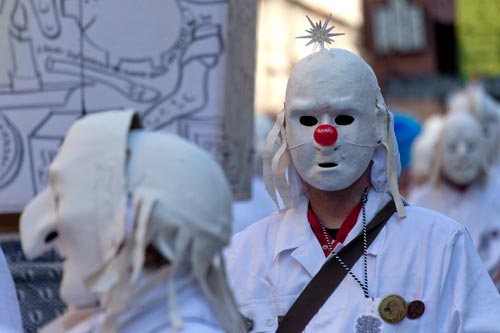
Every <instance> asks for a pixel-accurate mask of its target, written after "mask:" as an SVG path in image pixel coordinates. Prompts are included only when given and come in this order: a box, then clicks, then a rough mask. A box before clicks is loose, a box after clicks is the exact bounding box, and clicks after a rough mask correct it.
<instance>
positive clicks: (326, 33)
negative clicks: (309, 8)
mask: <svg viewBox="0 0 500 333" xmlns="http://www.w3.org/2000/svg"><path fill="white" fill-rule="evenodd" d="M306 17H307V20H308V21H309V23H310V24H311V27H312V28H311V29H308V30H306V32H307V33H309V35H307V36H300V37H297V38H307V39H310V41H309V42H308V43H307V44H306V46H308V45H311V44H313V43H315V46H314V49H316V46H317V45H318V44H319V47H320V48H321V49H322V50H323V49H324V48H325V43H326V44H331V43H333V42H335V41H334V40H333V39H332V38H331V37H335V36H341V35H345V33H332V32H330V31H332V30H333V28H335V26H334V25H332V26H331V27H330V28H329V27H328V23H329V22H330V20H331V18H332V14H330V15H328V18H327V19H326V21H325V24H321V21H319V22H318V23H313V21H311V19H310V18H309V16H307V15H306ZM313 52H314V51H313Z"/></svg>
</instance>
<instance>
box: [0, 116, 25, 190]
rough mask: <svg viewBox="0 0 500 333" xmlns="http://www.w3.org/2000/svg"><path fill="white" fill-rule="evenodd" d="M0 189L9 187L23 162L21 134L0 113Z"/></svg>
mask: <svg viewBox="0 0 500 333" xmlns="http://www.w3.org/2000/svg"><path fill="white" fill-rule="evenodd" d="M0 149H1V150H0V151H1V153H0V189H2V188H4V187H6V186H7V185H9V184H10V183H11V182H12V181H13V180H14V179H15V178H16V176H17V174H18V173H19V170H20V168H21V164H22V161H23V141H22V137H21V133H20V132H19V131H18V130H17V128H16V127H14V126H13V125H12V123H11V122H10V121H9V119H8V118H7V117H6V116H5V115H4V114H3V113H0Z"/></svg>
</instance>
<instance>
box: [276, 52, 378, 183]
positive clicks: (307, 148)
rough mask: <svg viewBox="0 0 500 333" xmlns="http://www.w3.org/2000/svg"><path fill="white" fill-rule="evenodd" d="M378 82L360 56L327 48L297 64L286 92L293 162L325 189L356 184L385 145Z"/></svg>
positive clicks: (288, 130)
mask: <svg viewBox="0 0 500 333" xmlns="http://www.w3.org/2000/svg"><path fill="white" fill-rule="evenodd" d="M377 94H378V84H377V81H376V79H375V75H374V73H373V71H372V70H371V68H370V67H369V66H368V65H367V64H366V63H365V62H364V61H363V60H362V59H361V58H359V57H358V56H355V55H354V54H352V53H350V52H348V51H345V50H341V49H335V50H331V51H327V50H322V51H320V52H318V53H316V54H314V55H311V56H310V57H307V58H305V59H304V60H302V61H301V62H299V63H298V64H297V66H295V68H294V70H293V72H292V74H291V75H290V78H289V80H288V86H287V91H286V100H285V124H286V139H287V141H288V145H289V148H288V149H289V150H290V154H291V157H292V161H293V164H294V165H295V167H296V168H297V171H298V173H299V175H300V176H301V177H302V179H303V180H304V181H305V182H306V183H308V184H310V185H312V186H314V187H316V188H318V189H321V190H325V191H336V190H342V189H345V188H346V187H348V186H349V185H351V184H352V183H354V182H355V181H356V180H357V179H358V178H359V177H360V176H361V174H362V173H363V172H364V171H365V170H366V168H367V167H368V165H369V163H370V161H371V160H372V157H373V154H374V152H375V148H376V147H378V146H379V145H380V143H381V142H382V133H381V131H380V129H378V128H377V125H378V124H380V123H382V122H384V121H385V119H384V117H385V116H386V115H385V114H384V113H383V112H380V113H377V112H376V111H375V110H376V103H377Z"/></svg>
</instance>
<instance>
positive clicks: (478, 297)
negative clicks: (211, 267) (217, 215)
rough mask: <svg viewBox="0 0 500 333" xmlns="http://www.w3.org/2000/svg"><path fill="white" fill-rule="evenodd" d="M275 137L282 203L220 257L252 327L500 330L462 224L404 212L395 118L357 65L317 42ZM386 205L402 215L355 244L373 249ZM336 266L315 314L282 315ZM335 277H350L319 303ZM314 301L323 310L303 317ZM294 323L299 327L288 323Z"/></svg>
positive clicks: (271, 173)
mask: <svg viewBox="0 0 500 333" xmlns="http://www.w3.org/2000/svg"><path fill="white" fill-rule="evenodd" d="M327 22H328V20H327ZM325 25H326V24H325ZM318 28H319V30H321V31H323V32H325V31H331V30H327V29H326V27H324V26H322V25H321V24H318V25H313V29H311V30H314V29H318ZM321 31H319V32H318V33H317V35H319V38H321V36H325V35H326V33H325V34H322V32H321ZM328 36H331V34H330V33H328ZM320 42H321V39H320ZM321 44H322V43H320V46H321ZM323 44H324V43H323ZM275 142H279V143H280V145H278V149H277V150H275V151H272V152H270V153H269V154H268V158H267V160H266V161H265V162H264V163H265V181H266V185H267V188H268V190H269V192H270V195H271V196H272V197H273V198H274V199H275V200H276V199H277V197H278V195H279V197H280V198H281V200H282V202H283V203H284V205H285V207H284V209H282V211H281V213H280V214H278V215H273V216H270V217H268V218H265V219H263V220H261V221H259V222H257V223H255V224H253V225H251V226H250V227H248V228H247V229H246V230H244V231H242V232H241V233H238V234H237V235H235V236H234V237H233V239H232V240H231V246H230V248H229V249H228V251H227V252H226V257H227V270H228V276H229V280H230V285H231V288H232V290H233V292H234V293H235V297H236V301H237V303H238V306H239V310H240V312H241V313H242V315H243V316H244V317H246V322H247V328H248V331H249V332H279V333H281V332H287V333H293V332H301V331H303V332H306V333H309V332H356V333H367V332H377V333H380V332H384V333H396V332H412V333H419V332H420V333H428V332H433V333H451V332H460V333H481V332H482V333H486V332H488V333H493V332H500V320H499V319H498V313H499V311H500V296H499V294H498V292H497V291H496V289H495V287H494V285H493V283H492V281H491V279H490V277H489V276H488V273H487V272H486V270H485V268H484V266H483V264H482V262H481V259H480V258H479V256H478V254H477V252H476V250H475V248H474V244H473V243H472V241H471V239H470V237H469V235H468V233H467V231H466V229H465V228H464V227H463V226H462V225H460V224H459V223H457V222H456V221H454V220H452V219H450V218H447V217H445V216H444V215H441V214H439V213H437V212H434V211H431V210H428V209H425V208H420V207H414V206H411V205H410V206H407V207H405V206H404V203H403V201H402V199H401V197H400V196H399V194H398V186H397V174H398V170H397V169H398V157H399V156H398V153H397V147H396V146H397V145H396V143H395V137H394V131H393V123H392V115H391V113H390V112H389V111H388V109H387V107H386V105H385V103H384V99H383V97H382V95H381V92H380V89H379V86H378V83H377V79H376V76H375V74H374V72H373V71H372V69H371V68H370V66H369V65H368V64H367V63H366V62H365V61H364V60H363V59H361V58H360V57H359V56H357V55H355V54H353V53H351V52H349V51H347V50H344V49H339V48H334V49H326V48H323V47H321V50H320V51H318V52H317V53H314V54H312V55H310V56H307V57H305V58H304V59H302V60H301V61H299V62H298V64H297V65H296V66H295V67H294V68H293V70H292V73H291V75H290V78H289V80H288V85H287V90H286V97H285V109H284V112H283V113H281V114H280V115H279V116H278V118H277V121H276V124H275V127H274V129H273V131H271V133H270V136H269V144H268V148H269V149H272V148H273V147H274V145H275ZM391 200H393V201H394V205H393V206H392V207H395V210H397V212H394V213H393V214H391V215H390V218H389V219H388V220H387V222H386V224H385V226H384V227H383V228H382V229H381V231H380V233H379V234H378V236H377V237H376V238H375V240H374V241H373V242H372V243H371V244H370V245H369V246H366V247H362V246H361V247H360V246H357V247H355V246H354V245H353V246H352V247H351V243H353V244H354V243H355V242H356V243H357V244H359V243H360V242H361V244H363V243H364V244H368V241H366V242H365V241H364V239H368V238H369V237H368V235H370V233H369V231H368V229H369V226H370V225H371V223H370V221H371V220H372V218H373V217H374V216H375V215H376V214H377V213H378V212H379V211H380V210H381V207H386V206H385V205H386V203H387V202H390V201H391ZM276 201H277V200H276ZM384 210H385V208H384ZM359 240H363V241H359ZM353 247H355V248H357V249H359V254H360V257H359V260H357V261H355V263H354V264H353V265H347V264H345V262H344V259H345V260H347V259H346V258H347V256H348V255H349V253H344V252H343V251H342V249H343V248H345V249H350V248H353ZM336 262H339V263H340V262H343V263H344V264H340V265H337V266H335V267H338V268H339V269H337V270H336V273H335V274H333V275H331V276H328V275H327V276H326V277H327V278H326V279H323V280H324V281H326V282H325V289H324V290H325V291H322V288H321V284H319V285H315V286H316V287H318V288H317V289H316V293H313V294H311V293H309V294H308V297H307V298H306V300H308V301H307V302H305V304H306V307H303V308H301V309H303V313H306V312H307V313H309V314H311V315H312V318H306V320H303V318H302V317H303V316H302V314H301V313H300V312H298V313H297V312H295V313H294V316H291V315H290V314H289V313H287V312H288V311H292V310H293V308H294V305H295V301H297V302H298V301H300V299H301V297H299V295H301V293H302V292H304V293H308V292H309V291H311V290H312V291H313V292H314V291H315V290H314V289H309V288H308V287H309V286H308V284H309V282H311V280H312V281H313V282H314V281H315V280H316V278H317V277H318V276H316V275H317V274H318V275H322V276H323V277H324V274H322V273H323V272H324V271H323V268H324V266H327V265H328V266H329V267H331V265H332V264H335V263H336ZM341 270H344V274H345V277H344V278H343V279H342V280H341V281H340V283H339V285H338V286H337V287H336V289H335V290H334V291H333V292H332V293H331V294H330V293H327V295H326V296H325V295H324V294H325V293H326V287H327V285H329V284H330V283H329V280H334V279H335V278H336V275H338V274H340V272H341ZM318 272H320V273H318ZM337 273H338V274H337ZM313 282H311V283H313ZM304 290H306V291H304ZM298 297H299V300H297V298H298ZM319 298H321V299H323V300H324V301H325V303H324V304H322V306H321V307H320V308H319V310H318V311H317V312H314V311H310V310H309V309H308V308H307V304H308V303H309V304H311V306H310V307H311V308H312V303H315V302H316V299H319ZM311 312H313V313H311ZM297 321H300V322H302V323H303V322H304V321H305V324H304V325H305V326H304V328H303V329H302V328H301V327H299V326H287V325H285V323H290V322H297ZM285 327H286V329H285Z"/></svg>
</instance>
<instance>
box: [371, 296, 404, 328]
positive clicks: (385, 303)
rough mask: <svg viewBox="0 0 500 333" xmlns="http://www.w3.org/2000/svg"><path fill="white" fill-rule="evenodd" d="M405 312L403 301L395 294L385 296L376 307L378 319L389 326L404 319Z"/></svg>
mask: <svg viewBox="0 0 500 333" xmlns="http://www.w3.org/2000/svg"><path fill="white" fill-rule="evenodd" d="M406 312H407V306H406V301H405V299H404V298H403V297H401V296H399V295H396V294H392V295H387V296H385V297H384V298H383V299H382V301H380V304H379V306H378V313H379V314H380V318H382V319H383V320H384V321H386V322H388V323H391V324H396V323H399V322H400V321H402V320H403V319H405V317H406Z"/></svg>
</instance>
